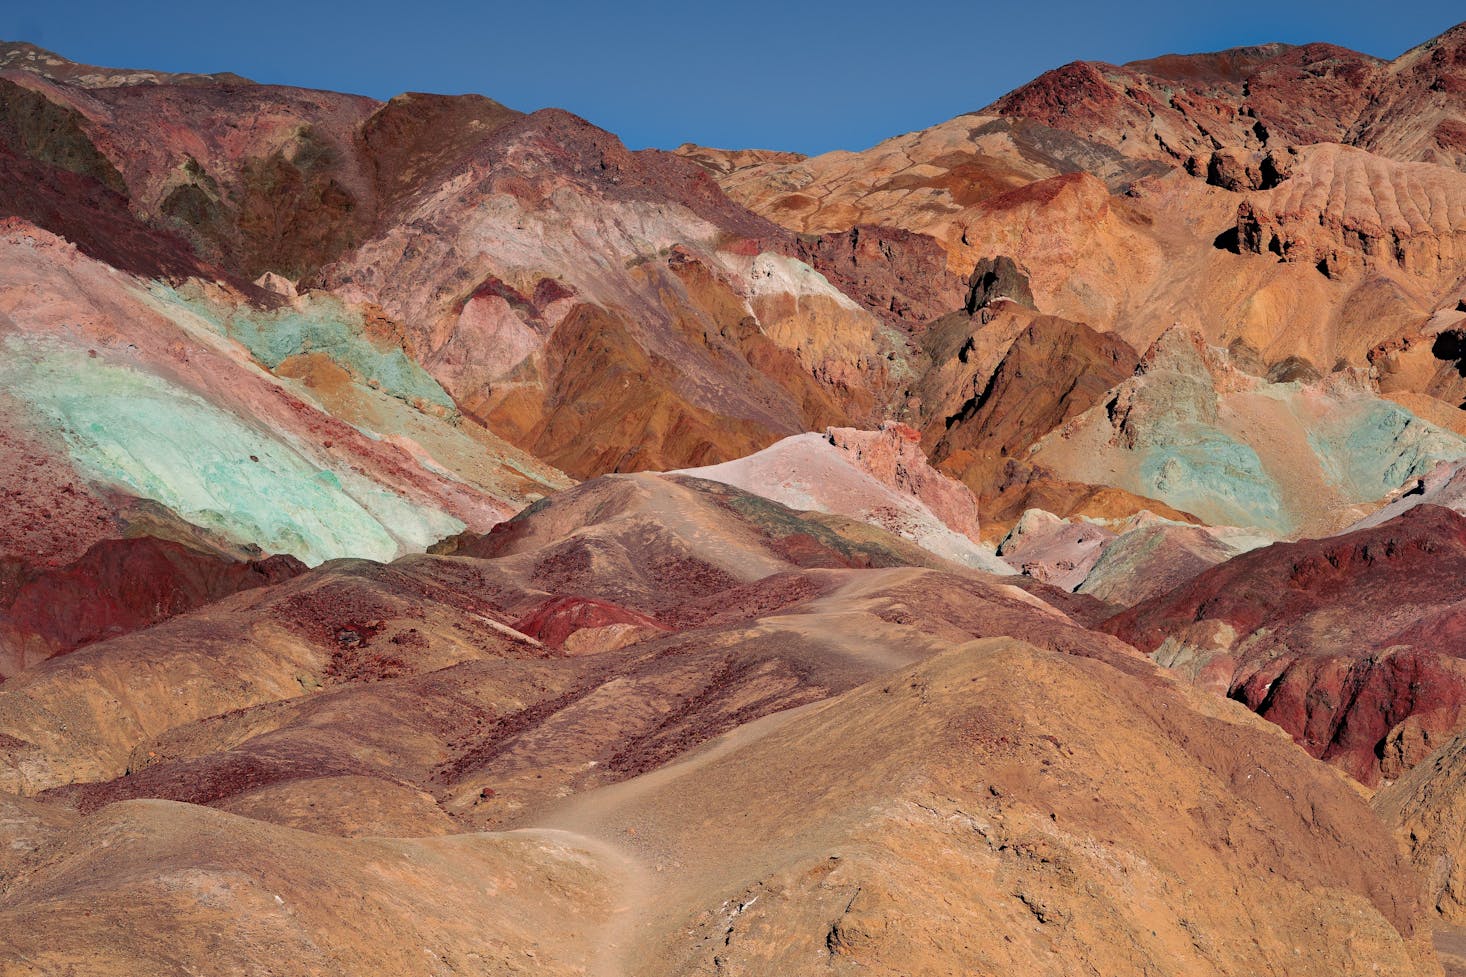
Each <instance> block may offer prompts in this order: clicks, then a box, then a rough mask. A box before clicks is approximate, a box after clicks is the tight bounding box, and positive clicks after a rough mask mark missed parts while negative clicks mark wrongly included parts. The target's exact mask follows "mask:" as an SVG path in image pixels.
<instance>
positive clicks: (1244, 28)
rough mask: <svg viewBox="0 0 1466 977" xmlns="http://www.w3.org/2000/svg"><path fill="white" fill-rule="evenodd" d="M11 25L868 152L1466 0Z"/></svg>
mask: <svg viewBox="0 0 1466 977" xmlns="http://www.w3.org/2000/svg"><path fill="white" fill-rule="evenodd" d="M3 6H4V9H3V10H0V37H3V38H5V39H8V40H27V41H31V42H33V43H36V44H40V45H41V46H42V47H46V48H50V49H51V50H54V51H57V52H58V53H60V54H63V55H65V56H67V57H69V58H72V59H74V60H77V61H84V62H89V63H92V64H103V65H110V66H118V67H140V68H157V69H164V70H172V71H221V70H228V71H235V72H238V73H239V74H242V75H247V76H248V77H250V78H253V79H255V80H256V81H262V82H274V83H279V84H290V85H303V86H308V87H313V88H328V89H334V90H339V91H351V92H359V93H363V94H367V95H373V96H377V97H380V98H386V97H389V96H391V95H393V94H395V93H397V92H400V91H432V92H450V93H458V92H479V93H482V94H485V95H488V96H490V97H492V98H496V99H498V100H499V101H501V102H504V103H505V104H508V105H511V106H513V107H515V108H519V109H526V110H529V109H535V108H541V107H544V106H550V105H554V106H559V107H561V108H566V109H569V110H571V111H573V112H576V113H578V114H580V115H583V116H585V117H586V118H588V119H590V120H591V121H592V122H595V123H596V124H598V125H601V126H604V127H605V128H607V129H610V130H612V131H613V132H616V133H617V134H618V135H620V136H621V137H622V138H623V139H624V140H625V141H626V142H627V144H628V145H630V146H632V147H633V148H640V147H643V146H664V147H672V146H675V145H677V144H679V143H682V142H689V141H690V142H699V143H703V144H704V145H712V146H740V147H746V146H759V147H767V148H776V149H793V150H798V151H802V152H823V151H825V150H829V149H840V148H844V149H860V148H864V147H866V146H869V145H871V144H873V143H875V142H878V141H880V140H881V139H884V138H886V137H887V136H891V135H895V134H897V133H900V132H906V131H910V130H912V129H919V128H922V127H924V126H927V125H931V124H933V123H936V122H940V121H942V120H944V119H948V118H950V117H952V116H954V115H957V114H959V113H961V112H966V111H971V110H973V109H977V108H980V107H982V106H983V105H986V104H987V103H989V102H991V101H992V100H993V99H994V98H996V97H998V96H999V95H1001V94H1003V93H1004V92H1006V91H1008V90H1010V89H1012V88H1014V87H1016V86H1018V85H1020V84H1022V83H1023V82H1025V81H1027V80H1028V79H1030V78H1032V77H1033V76H1035V75H1037V74H1039V73H1040V72H1042V71H1045V70H1047V69H1048V68H1052V67H1056V66H1058V65H1060V64H1064V63H1066V62H1068V61H1074V60H1077V59H1081V58H1085V59H1095V60H1102V61H1112V62H1124V61H1129V60H1134V59H1137V58H1144V57H1151V56H1154V55H1158V54H1164V53H1169V52H1192V51H1209V50H1217V49H1219V48H1224V47H1232V46H1236V45H1239V44H1255V43H1260V42H1264V41H1288V42H1295V43H1301V42H1306V41H1315V40H1318V41H1332V42H1334V43H1336V44H1342V45H1344V46H1346V47H1352V48H1355V49H1357V50H1361V51H1366V52H1368V53H1370V54H1375V55H1379V56H1382V57H1394V56H1396V55H1398V54H1400V53H1401V52H1403V51H1405V50H1406V49H1408V48H1410V47H1413V46H1414V45H1415V44H1417V43H1420V42H1422V41H1425V40H1427V39H1428V38H1430V37H1433V36H1435V35H1436V34H1439V33H1441V32H1442V31H1444V30H1446V29H1448V28H1449V27H1451V26H1453V25H1454V24H1456V23H1457V22H1459V21H1460V20H1462V19H1466V8H1463V7H1462V6H1461V5H1460V2H1459V0H1451V2H1435V0H1419V2H1411V0H1400V2H1395V3H1380V2H1378V0H1374V2H1355V0H1332V2H1316V0H1269V2H1266V3H1254V2H1247V0H1233V2H1230V3H1226V4H1198V3H1196V2H1194V0H1167V2H1159V0H1129V2H1127V0H1114V2H1110V3H1093V2H1091V3H1077V2H1068V0H1064V2H1040V0H1030V2H1023V0H1018V2H1011V0H1010V2H1008V3H1003V4H998V3H988V2H982V0H979V2H968V3H958V2H946V0H905V2H902V0H887V2H871V0H848V2H846V3H829V2H819V3H812V2H811V3H799V2H797V0H790V2H784V3H775V2H767V0H722V2H718V3H708V2H699V0H683V2H678V3H674V2H650V0H627V2H622V3H616V2H613V0H605V2H600V3H592V2H582V0H564V2H560V3H535V2H532V0H521V2H518V3H513V4H505V3H497V2H492V0H485V2H479V3H462V2H447V0H417V2H414V3H406V4H404V3H400V2H393V3H387V2H382V0H359V2H356V3H329V4H328V3H312V2H309V0H295V2H283V0H253V2H249V0H246V2H236V3H224V4H221V3H211V2H209V0H190V2H174V0H134V2H119V0H107V2H97V0H11V2H9V3H6V4H4V5H3Z"/></svg>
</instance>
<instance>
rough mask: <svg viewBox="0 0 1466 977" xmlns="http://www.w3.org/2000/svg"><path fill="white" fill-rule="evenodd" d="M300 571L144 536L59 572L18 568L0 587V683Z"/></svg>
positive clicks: (291, 564) (102, 548)
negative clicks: (45, 662) (61, 656)
mask: <svg viewBox="0 0 1466 977" xmlns="http://www.w3.org/2000/svg"><path fill="white" fill-rule="evenodd" d="M304 569H305V566H304V565H303V564H302V563H301V562H300V561H299V560H296V559H295V558H294V557H290V556H272V557H269V558H267V559H263V560H249V561H235V560H230V559H226V558H223V557H220V556H216V555H214V554H211V553H203V552H199V551H198V550H194V549H190V548H189V547H187V546H182V545H180V544H178V543H174V542H170V541H167V540H160V539H154V538H153V537H150V536H144V537H141V538H137V539H117V540H107V541H104V542H100V543H97V544H95V545H94V546H92V547H91V548H90V549H89V550H87V551H86V553H84V554H82V556H80V557H79V558H78V559H77V560H75V561H74V562H72V563H70V564H67V565H66V566H64V567H57V568H55V569H48V568H44V567H41V568H28V567H24V566H23V565H22V566H20V567H17V568H16V569H15V571H13V576H12V577H11V581H10V583H9V586H4V585H0V678H5V677H8V676H11V675H14V674H15V673H16V672H18V671H20V669H22V668H24V667H26V666H27V665H32V664H35V663H36V662H38V661H40V660H42V659H45V658H48V657H50V656H51V655H58V654H64V653H66V652H68V651H72V650H74V649H76V648H79V647H81V646H82V645H84V644H89V643H91V642H93V641H98V640H101V639H103V638H111V637H115V636H117V635H119V634H126V633H127V632H129V631H135V630H137V629H139V628H145V627H147V626H149V625H151V624H155V623H157V622H158V621H161V620H164V619H165V618H169V617H172V616H173V615H175V614H180V613H182V612H184V611H189V610H192V609H194V608H195V607H200V606H202V605H203V604H207V603H209V602H210V601H215V600H219V599H220V598H222V597H227V596H228V595H230V594H233V593H237V592H239V591H241V590H248V589H251V588H254V587H262V586H265V585H267V584H271V583H278V582H279V581H282V580H288V579H289V578H290V577H292V576H295V575H296V574H298V573H300V572H301V571H302V570H304Z"/></svg>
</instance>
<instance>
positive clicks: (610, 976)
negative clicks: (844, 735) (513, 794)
mask: <svg viewBox="0 0 1466 977" xmlns="http://www.w3.org/2000/svg"><path fill="white" fill-rule="evenodd" d="M826 704H827V703H826V702H813V703H810V704H808V705H804V706H798V707H796V708H794V709H786V710H784V711H783V712H776V713H773V714H772V715H768V716H764V717H762V718H761V719H756V720H754V721H753V722H750V723H745V724H744V725H742V726H739V727H738V728H737V729H734V730H731V731H729V732H727V733H725V734H723V735H722V736H720V737H718V738H716V739H714V740H712V741H711V742H709V743H707V744H706V745H704V746H703V747H702V748H701V749H699V750H697V751H695V752H694V753H692V754H691V755H689V756H687V757H685V758H683V759H680V760H678V761H676V762H675V763H671V764H668V765H667V766H665V767H660V768H658V769H656V770H652V771H650V772H648V773H645V774H642V775H641V776H639V777H635V778H633V779H631V780H626V781H622V782H621V783H619V784H612V785H610V786H608V787H602V788H599V789H597V790H593V791H587V792H586V793H584V794H578V795H576V796H574V797H571V798H568V799H567V800H566V801H565V803H564V804H562V805H560V806H557V807H554V808H551V809H549V810H546V811H543V812H541V813H540V814H538V815H536V816H533V817H531V818H530V819H529V820H530V821H531V822H533V826H532V827H525V828H519V829H516V833H521V834H530V835H536V834H537V835H541V836H545V837H548V838H554V839H556V840H557V841H560V842H561V843H566V844H574V845H576V846H577V847H580V848H583V849H585V850H587V851H589V852H590V853H591V854H592V855H594V856H595V857H596V858H597V859H599V860H600V861H601V862H602V863H603V864H604V866H605V867H606V870H607V871H608V872H609V873H614V875H615V876H617V877H619V880H620V886H621V887H620V898H619V899H618V900H617V904H616V908H615V909H614V910H613V915H612V919H611V921H610V922H609V923H608V924H607V925H606V927H605V929H604V930H603V932H602V934H601V938H600V940H601V942H600V945H599V947H598V948H597V950H598V952H597V954H596V958H595V959H596V968H595V970H594V971H593V973H594V974H595V975H596V977H634V975H636V974H639V973H640V972H641V969H640V966H641V963H642V961H644V959H645V956H646V954H647V953H648V952H650V950H651V948H652V947H653V946H655V944H656V943H657V942H658V941H659V940H660V939H662V938H663V936H664V935H665V934H664V929H663V927H662V925H661V924H663V923H664V922H665V921H667V920H668V919H669V918H671V917H672V916H673V915H675V914H679V913H680V912H681V911H685V909H686V906H685V902H684V899H683V898H682V897H681V894H682V893H684V892H686V891H688V888H689V887H694V888H695V887H696V885H697V883H698V882H699V881H700V880H701V879H703V878H704V877H705V874H706V867H705V866H700V865H697V864H695V860H691V859H689V860H688V861H684V860H683V858H682V855H683V854H684V853H682V852H679V851H676V850H675V849H673V848H670V847H667V846H664V845H663V844H661V842H660V839H658V838H656V837H654V836H653V833H652V832H651V831H648V830H647V829H646V826H645V824H644V822H643V813H642V812H643V811H644V810H645V808H646V807H647V806H651V807H652V808H653V809H655V806H656V805H657V803H658V800H659V797H660V798H666V797H672V796H675V795H674V794H673V793H671V792H670V791H669V790H668V788H669V787H670V785H671V784H672V783H673V782H674V781H676V780H677V779H678V778H680V777H684V776H686V775H687V774H689V773H692V772H694V771H696V770H698V769H700V768H702V767H704V766H706V765H708V764H709V763H712V762H714V761H716V760H718V759H720V758H722V757H724V756H726V755H728V754H729V753H732V752H733V751H735V750H738V749H740V748H742V747H744V746H747V745H748V744H750V743H754V742H756V741H757V740H759V739H762V738H763V737H765V736H768V735H769V734H771V733H773V732H775V731H776V730H778V729H781V728H782V727H783V726H784V725H785V724H787V723H789V722H790V721H792V720H794V719H796V718H798V717H800V716H803V715H805V714H807V713H809V712H812V711H814V710H818V709H820V708H823V707H824V706H825V705H826Z"/></svg>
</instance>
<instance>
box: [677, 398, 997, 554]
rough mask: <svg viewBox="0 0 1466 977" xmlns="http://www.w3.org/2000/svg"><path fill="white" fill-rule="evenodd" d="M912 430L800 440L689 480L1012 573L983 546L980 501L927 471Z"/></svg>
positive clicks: (890, 428)
mask: <svg viewBox="0 0 1466 977" xmlns="http://www.w3.org/2000/svg"><path fill="white" fill-rule="evenodd" d="M914 434H915V432H912V431H911V430H910V428H906V427H905V426H904V425H891V424H888V425H886V426H885V427H883V428H882V429H881V430H880V431H857V430H853V429H850V428H831V429H830V430H829V431H828V432H827V433H826V434H823V435H821V434H812V433H811V434H796V435H794V436H793V437H789V438H785V439H784V440H782V441H779V442H776V443H775V444H772V445H770V446H769V447H767V448H765V449H764V450H762V451H759V452H756V453H755V454H752V455H749V456H747V457H745V458H739V459H737V460H736V461H729V462H724V463H723V464H721V465H710V466H708V467H705V468H690V469H687V470H685V471H683V472H682V473H681V474H684V475H692V476H695V477H697V478H706V479H711V480H712V481H715V482H723V483H724V484H726V485H732V486H734V487H736V488H741V489H743V490H744V491H746V492H753V493H754V494H756V495H761V496H763V497H764V498H766V499H772V500H773V501H775V502H778V503H780V504H782V505H787V506H789V507H790V508H792V509H802V510H806V511H814V512H828V513H833V514H835V515H842V516H848V517H849V518H852V519H858V520H860V521H862V522H867V523H870V524H871V525H873V526H879V527H881V528H882V529H885V530H888V531H890V532H892V533H895V534H896V535H898V536H903V537H905V538H906V539H909V540H911V541H912V542H914V543H916V544H917V545H919V546H922V547H924V548H926V549H927V550H929V551H931V552H932V553H935V554H936V555H938V556H941V557H944V558H946V559H948V560H953V561H955V562H958V563H963V564H965V565H967V566H970V567H975V568H977V569H980V570H986V571H988V572H990V573H1002V574H1011V573H1012V572H1013V570H1012V568H1011V567H1009V566H1008V565H1007V564H1005V563H1003V562H1002V561H1001V560H999V559H998V558H997V557H996V556H995V555H994V554H993V552H992V551H991V550H989V549H986V548H984V547H983V546H982V545H981V544H980V543H978V542H976V538H977V502H976V500H975V499H974V498H973V497H972V493H971V492H970V491H968V489H967V487H966V486H964V485H962V484H961V483H960V482H956V481H953V480H952V479H949V478H947V477H946V476H945V475H943V474H941V473H940V472H938V471H936V470H935V469H933V468H932V467H931V466H930V465H928V464H927V461H926V456H925V455H923V454H922V452H921V447H920V445H918V444H917V443H916V442H915V441H914V440H913V437H914Z"/></svg>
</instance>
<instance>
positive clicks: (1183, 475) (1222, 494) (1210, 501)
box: [1140, 424, 1292, 532]
mask: <svg viewBox="0 0 1466 977" xmlns="http://www.w3.org/2000/svg"><path fill="white" fill-rule="evenodd" d="M1143 450H1144V455H1143V458H1142V461H1141V463H1140V487H1141V490H1142V492H1143V494H1146V495H1149V496H1151V497H1153V498H1157V499H1161V500H1163V501H1164V502H1166V504H1168V505H1172V506H1175V507H1176V508H1178V509H1181V510H1182V511H1184V512H1206V513H1208V515H1210V516H1211V517H1212V519H1213V520H1214V521H1216V522H1219V523H1231V524H1234V525H1242V526H1248V525H1251V526H1262V527H1265V528H1268V529H1273V530H1275V531H1279V532H1285V531H1287V530H1289V529H1291V528H1292V526H1291V524H1290V520H1289V519H1288V517H1287V516H1286V515H1285V514H1284V512H1283V501H1282V498H1281V497H1280V495H1279V492H1278V486H1277V485H1276V484H1275V483H1274V482H1273V480H1272V479H1271V478H1270V477H1269V476H1268V474H1267V473H1266V472H1265V471H1264V470H1263V467H1262V459H1260V458H1259V457H1258V456H1257V452H1256V451H1254V450H1253V449H1252V448H1251V447H1249V446H1247V445H1245V444H1242V443H1241V442H1239V441H1236V440H1234V439H1233V438H1231V437H1229V436H1228V435H1227V434H1225V433H1224V432H1222V431H1219V430H1217V429H1215V428H1209V427H1205V426H1203V425H1199V424H1194V425H1193V424H1188V425H1183V426H1181V427H1180V428H1178V429H1177V430H1176V431H1175V432H1174V437H1173V439H1172V440H1171V441H1170V442H1169V443H1164V444H1152V445H1150V446H1148V447H1146V448H1145V449H1143Z"/></svg>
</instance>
